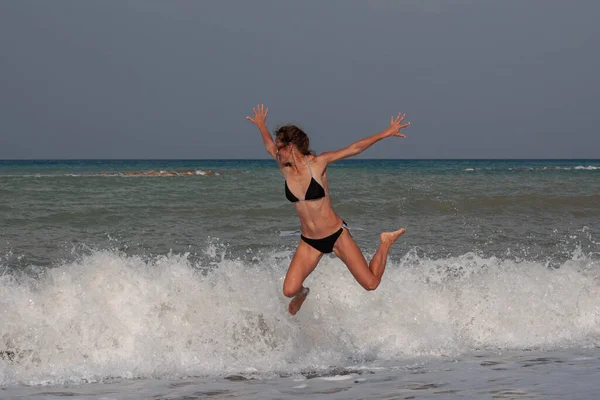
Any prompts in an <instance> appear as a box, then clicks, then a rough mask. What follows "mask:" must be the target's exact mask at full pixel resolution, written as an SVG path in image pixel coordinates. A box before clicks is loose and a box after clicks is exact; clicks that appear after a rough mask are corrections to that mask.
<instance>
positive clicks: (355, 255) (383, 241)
mask: <svg viewBox="0 0 600 400" xmlns="http://www.w3.org/2000/svg"><path fill="white" fill-rule="evenodd" d="M404 232H405V229H399V230H397V231H394V232H383V233H382V234H380V235H379V239H380V242H379V248H378V249H377V252H376V253H375V255H374V256H373V259H372V260H371V263H370V264H369V265H367V260H365V257H364V256H363V254H362V252H361V251H360V248H359V247H358V245H357V244H356V242H355V241H354V239H352V236H350V233H349V232H346V231H345V232H343V233H342V235H341V236H340V237H339V239H338V240H337V242H336V243H335V246H334V247H333V251H334V252H335V254H336V255H337V256H338V257H339V258H340V259H341V260H342V262H343V263H344V264H346V266H347V267H348V269H349V270H350V273H351V274H352V276H354V279H356V281H357V282H358V283H359V284H360V285H361V286H362V287H363V288H365V289H366V290H375V289H377V286H379V283H380V282H381V277H382V276H383V272H384V271H385V265H386V263H387V255H388V252H389V250H390V247H391V246H392V244H394V242H395V241H396V240H397V239H398V238H399V237H400V236H401V235H402V234H403V233H404Z"/></svg>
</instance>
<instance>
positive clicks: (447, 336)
mask: <svg viewBox="0 0 600 400" xmlns="http://www.w3.org/2000/svg"><path fill="white" fill-rule="evenodd" d="M208 253H211V254H212V253H214V256H215V261H214V263H211V265H210V266H209V265H192V264H191V263H190V261H189V260H188V259H187V257H186V255H169V256H163V257H157V258H153V259H151V260H150V261H147V260H146V261H144V260H143V259H142V258H139V257H130V256H125V255H123V254H120V253H117V252H112V251H98V252H95V253H93V254H92V255H90V256H87V257H85V258H82V259H81V260H80V261H78V262H73V263H66V264H64V265H61V266H58V267H55V268H53V269H50V270H48V271H47V273H45V275H44V276H42V277H38V278H36V279H34V278H28V277H25V276H20V277H15V276H13V275H10V274H3V275H2V276H0V320H1V321H2V324H0V384H8V383H17V382H18V383H24V384H39V383H64V382H81V381H97V380H102V379H104V378H106V377H124V378H135V377H181V376H189V375H216V374H228V373H259V374H261V373H266V374H271V373H286V374H295V373H299V372H300V371H302V370H305V369H311V368H313V369H314V368H320V367H323V368H326V367H329V366H335V365H347V364H348V362H349V360H355V361H356V362H359V363H360V362H361V361H365V360H367V361H368V360H396V359H403V358H411V357H417V356H440V355H456V354H460V353H463V352H468V351H472V350H474V349H481V348H492V349H498V348H500V349H524V348H542V349H543V348H553V347H561V346H587V345H596V344H598V342H599V338H600V306H598V300H597V299H598V298H600V285H599V282H600V262H599V261H598V260H596V259H593V258H592V257H591V256H585V255H582V254H581V253H578V254H576V255H574V256H573V259H571V260H569V261H567V262H565V263H563V264H562V265H561V266H560V268H558V269H549V268H547V267H546V266H545V265H542V264H540V263H536V262H527V261H521V262H516V261H513V260H507V259H504V260H503V259H497V258H481V257H479V256H477V255H475V254H471V253H468V254H464V255H462V256H460V257H453V258H446V259H439V260H429V259H426V258H424V257H423V256H418V255H417V252H416V251H411V252H409V253H408V254H407V255H406V256H405V257H404V258H403V259H402V260H397V261H395V262H390V264H389V266H388V269H387V270H386V273H385V275H384V280H383V283H382V284H381V286H380V287H379V288H378V289H377V290H376V291H374V292H365V291H364V290H363V289H361V288H360V286H359V285H358V284H357V283H356V282H355V281H354V279H353V278H352V276H351V275H350V273H349V272H348V270H347V269H346V267H345V266H344V265H343V264H342V263H341V262H340V261H339V260H338V259H337V258H329V257H324V258H323V260H322V262H321V265H320V266H319V267H318V268H317V269H316V270H315V272H314V273H313V275H311V276H310V277H309V279H308V281H307V284H308V286H310V288H311V295H310V296H309V298H308V299H307V301H306V303H305V305H304V307H303V308H302V310H301V311H300V313H299V314H298V315H297V316H296V317H290V316H289V315H288V314H287V313H286V305H287V301H288V299H286V298H284V297H283V295H282V294H281V286H282V281H283V276H284V274H285V269H286V267H287V265H288V263H289V261H290V259H289V256H288V257H285V258H283V259H282V258H281V257H275V255H270V256H268V257H266V258H265V259H263V260H262V262H260V263H258V264H255V263H252V264H249V263H244V262H243V261H240V260H230V259H226V258H224V257H223V256H222V255H221V254H218V253H219V252H218V251H217V250H215V249H214V248H211V249H210V250H208ZM207 268H209V269H207ZM0 275H1V274H0Z"/></svg>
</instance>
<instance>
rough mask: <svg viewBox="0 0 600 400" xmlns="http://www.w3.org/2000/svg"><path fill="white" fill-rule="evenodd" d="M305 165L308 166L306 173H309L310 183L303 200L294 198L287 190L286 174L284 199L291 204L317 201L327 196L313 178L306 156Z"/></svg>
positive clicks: (288, 189)
mask: <svg viewBox="0 0 600 400" xmlns="http://www.w3.org/2000/svg"><path fill="white" fill-rule="evenodd" d="M306 165H307V166H308V172H310V183H309V184H308V189H306V193H305V194H304V199H302V200H300V199H298V198H297V197H296V196H294V194H293V193H292V192H291V191H290V188H288V184H287V172H286V176H285V178H286V180H285V197H286V198H287V199H288V200H289V201H291V202H292V203H295V202H297V201H304V200H317V199H321V198H323V197H325V196H327V193H325V189H323V186H321V185H320V184H319V182H317V181H316V180H315V178H314V177H313V174H312V170H311V169H310V163H309V162H308V156H306Z"/></svg>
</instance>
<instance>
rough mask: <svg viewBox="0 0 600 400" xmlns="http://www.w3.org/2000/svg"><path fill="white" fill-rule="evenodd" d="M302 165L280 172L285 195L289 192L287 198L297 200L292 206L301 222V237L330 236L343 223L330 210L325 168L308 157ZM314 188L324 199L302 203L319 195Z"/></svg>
mask: <svg viewBox="0 0 600 400" xmlns="http://www.w3.org/2000/svg"><path fill="white" fill-rule="evenodd" d="M302 161H303V162H301V163H298V165H297V168H295V169H294V168H292V167H284V168H282V172H283V175H284V177H285V178H286V185H287V190H286V192H287V191H288V190H289V192H291V193H289V192H287V193H286V197H288V199H290V197H291V199H293V198H294V197H295V198H297V199H299V201H296V202H294V203H293V204H294V205H295V206H296V211H297V212H298V217H299V218H300V225H301V229H302V234H303V235H304V236H306V237H308V238H314V239H319V238H323V237H326V236H329V235H331V234H332V233H333V232H335V231H336V230H337V229H339V227H340V225H341V223H342V219H341V218H340V217H339V216H338V215H337V214H336V213H335V212H334V211H333V208H332V207H331V199H330V197H329V184H328V182H327V172H326V165H325V164H324V163H321V162H319V161H320V160H319V159H318V157H316V156H308V157H306V158H305V159H304V160H302ZM306 163H308V164H306ZM312 179H314V180H315V181H316V184H315V182H312ZM316 185H320V186H321V187H322V188H323V190H324V192H325V195H324V196H323V197H320V198H317V199H307V200H305V199H304V197H305V195H307V194H308V195H313V196H314V195H315V193H318V192H319V190H318V186H316ZM309 188H310V189H309ZM290 194H291V196H290ZM309 198H310V196H309ZM291 199H290V200H291Z"/></svg>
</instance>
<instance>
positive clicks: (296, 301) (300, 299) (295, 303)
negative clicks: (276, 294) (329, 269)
mask: <svg viewBox="0 0 600 400" xmlns="http://www.w3.org/2000/svg"><path fill="white" fill-rule="evenodd" d="M309 292H310V289H309V288H307V287H303V288H302V289H301V290H300V293H298V294H297V295H296V296H294V298H293V299H292V301H290V305H289V307H288V311H289V312H290V314H292V315H296V313H297V312H298V311H300V307H302V303H304V300H306V296H308V293H309Z"/></svg>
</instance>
